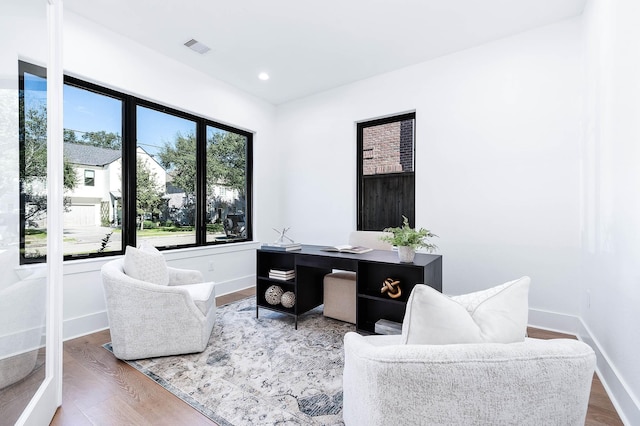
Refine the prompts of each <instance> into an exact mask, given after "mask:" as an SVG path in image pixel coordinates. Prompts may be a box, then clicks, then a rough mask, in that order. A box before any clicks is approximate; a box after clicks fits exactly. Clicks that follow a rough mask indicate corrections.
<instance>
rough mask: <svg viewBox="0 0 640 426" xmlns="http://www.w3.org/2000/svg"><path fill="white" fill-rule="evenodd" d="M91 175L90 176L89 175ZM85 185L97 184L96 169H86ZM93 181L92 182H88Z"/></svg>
mask: <svg viewBox="0 0 640 426" xmlns="http://www.w3.org/2000/svg"><path fill="white" fill-rule="evenodd" d="M89 174H90V175H91V176H88V175H89ZM83 178H84V181H83V186H96V171H95V170H93V169H84V176H83ZM87 182H91V183H87Z"/></svg>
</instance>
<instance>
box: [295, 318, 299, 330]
mask: <svg viewBox="0 0 640 426" xmlns="http://www.w3.org/2000/svg"><path fill="white" fill-rule="evenodd" d="M295 318H296V320H295V321H296V326H295V329H296V330H297V329H298V316H297V315H296V316H295Z"/></svg>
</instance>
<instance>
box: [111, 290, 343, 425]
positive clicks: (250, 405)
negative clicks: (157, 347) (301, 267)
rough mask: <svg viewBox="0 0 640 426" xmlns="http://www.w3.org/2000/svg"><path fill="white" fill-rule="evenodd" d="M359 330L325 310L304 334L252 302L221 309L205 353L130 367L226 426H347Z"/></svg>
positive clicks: (304, 322) (301, 324)
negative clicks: (346, 342)
mask: <svg viewBox="0 0 640 426" xmlns="http://www.w3.org/2000/svg"><path fill="white" fill-rule="evenodd" d="M354 329H355V326H353V325H351V324H347V323H343V322H341V321H335V320H332V319H329V318H325V317H324V316H323V315H322V311H321V307H319V308H316V309H314V310H312V311H310V312H308V313H307V314H305V315H303V316H301V317H300V318H299V319H298V330H295V329H294V327H293V318H292V317H289V316H284V315H282V314H279V313H277V312H272V311H269V310H266V309H260V318H258V319H256V306H255V298H249V299H244V300H241V301H238V302H234V303H230V304H228V305H225V306H222V307H219V308H218V310H217V312H216V324H215V326H214V328H213V332H212V333H211V339H210V340H209V344H208V346H207V348H206V349H205V350H204V352H202V353H200V354H191V355H181V356H170V357H162V358H152V359H145V360H138V361H130V362H128V363H129V364H130V365H131V366H133V367H134V368H136V369H137V370H139V371H141V372H142V373H144V374H146V375H147V376H149V377H150V378H152V379H153V380H155V381H156V382H157V383H158V384H160V385H162V386H163V387H165V388H166V389H167V390H168V391H169V392H171V393H173V394H174V395H176V396H177V397H179V398H180V399H182V400H184V401H185V402H187V403H188V404H190V405H191V406H192V407H194V408H195V409H196V410H198V411H200V412H201V413H202V414H204V415H205V416H207V417H209V418H210V419H211V420H213V421H214V422H216V423H218V424H220V425H234V426H241V425H276V424H277V425H342V424H343V422H342V368H343V365H344V351H343V336H344V335H345V333H346V332H348V331H353V330H354ZM105 347H106V348H107V349H110V347H109V346H107V345H105Z"/></svg>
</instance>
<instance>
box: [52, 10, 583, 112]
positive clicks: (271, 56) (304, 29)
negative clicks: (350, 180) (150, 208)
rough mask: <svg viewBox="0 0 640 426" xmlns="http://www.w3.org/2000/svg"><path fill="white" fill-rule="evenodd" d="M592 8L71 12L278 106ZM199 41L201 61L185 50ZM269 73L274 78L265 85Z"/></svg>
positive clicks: (195, 54)
mask: <svg viewBox="0 0 640 426" xmlns="http://www.w3.org/2000/svg"><path fill="white" fill-rule="evenodd" d="M585 1H586V0H482V1H479V0H322V1H320V0H317V1H309V0H307V1H305V0H270V1H265V0H224V1H223V0H180V1H175V0H91V1H87V0H65V1H64V5H65V8H66V9H67V10H71V11H72V12H74V13H77V14H78V15H81V16H83V17H85V18H88V19H90V20H92V21H94V22H97V23H99V24H100V25H103V26H105V27H107V28H109V29H111V30H113V31H115V32H117V33H119V34H122V35H124V36H126V37H128V38H130V39H133V40H135V41H137V42H139V43H140V44H142V45H145V46H147V47H149V48H151V49H153V50H156V51H158V52H160V53H162V54H164V55H166V56H169V57H171V58H173V59H175V60H177V61H180V62H182V63H184V64H186V65H188V66H190V67H192V68H195V69H197V70H200V71H202V72H204V73H206V74H208V75H210V76H212V77H215V78H217V79H219V80H222V81H224V82H226V83H228V84H231V85H233V86H235V87H237V88H239V89H242V90H244V91H246V92H248V93H251V94H253V95H255V96H257V97H259V98H262V99H264V100H266V101H268V102H270V103H272V104H276V105H278V104H281V103H284V102H287V101H290V100H293V99H296V98H300V97H303V96H307V95H310V94H312V93H316V92H320V91H324V90H327V89H331V88H333V87H337V86H341V85H344V84H348V83H351V82H354V81H357V80H361V79H364V78H367V77H371V76H374V75H377V74H381V73H384V72H388V71H392V70H395V69H399V68H403V67H406V66H409V65H412V64H416V63H419V62H423V61H425V60H429V59H433V58H436V57H438V56H442V55H446V54H449V53H452V52H456V51H459V50H462V49H467V48H470V47H473V46H477V45H480V44H482V43H486V42H488V41H491V40H495V39H498V38H501V37H505V36H509V35H511V34H515V33H518V32H522V31H526V30H529V29H532V28H535V27H539V26H542V25H547V24H550V23H553V22H557V21H559V20H562V19H566V18H569V17H572V16H576V15H580V14H581V13H582V10H583V8H584V4H585ZM192 38H193V39H196V40H198V41H200V42H201V43H204V44H205V45H207V46H209V47H210V48H211V50H210V51H209V52H207V53H206V54H204V55H201V54H198V53H196V52H193V51H192V50H190V49H188V48H187V47H185V46H184V43H185V42H187V41H188V40H190V39H192ZM260 72H267V73H268V74H269V75H270V77H271V78H270V79H269V80H267V81H262V80H259V79H258V74H259V73H260Z"/></svg>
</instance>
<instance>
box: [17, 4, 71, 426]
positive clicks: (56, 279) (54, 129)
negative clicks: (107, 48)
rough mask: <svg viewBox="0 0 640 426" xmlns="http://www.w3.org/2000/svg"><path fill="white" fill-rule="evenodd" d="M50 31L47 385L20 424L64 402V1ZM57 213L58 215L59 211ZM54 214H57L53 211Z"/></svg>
mask: <svg viewBox="0 0 640 426" xmlns="http://www.w3.org/2000/svg"><path fill="white" fill-rule="evenodd" d="M46 7H47V30H48V44H49V54H48V60H47V212H49V214H47V272H48V273H47V289H48V292H47V344H46V367H45V368H46V374H45V379H44V381H43V382H42V385H41V386H40V388H39V389H38V391H37V392H36V394H35V395H34V397H33V398H32V399H31V402H30V403H29V404H28V405H27V407H26V408H25V410H24V412H23V413H22V415H21V416H20V418H19V419H18V421H17V422H16V425H43V424H49V423H50V422H51V420H52V419H53V416H54V415H55V412H56V410H57V408H58V407H59V406H61V405H62V260H63V249H62V230H63V225H62V217H63V173H62V168H63V162H62V151H63V145H62V140H63V139H62V134H63V130H62V129H63V123H62V105H63V104H62V89H63V84H64V83H63V68H62V8H63V5H62V0H48V4H47V5H46ZM55 212H57V214H55ZM52 213H53V214H52Z"/></svg>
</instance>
